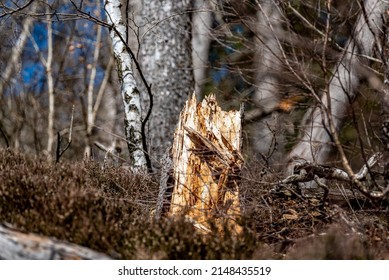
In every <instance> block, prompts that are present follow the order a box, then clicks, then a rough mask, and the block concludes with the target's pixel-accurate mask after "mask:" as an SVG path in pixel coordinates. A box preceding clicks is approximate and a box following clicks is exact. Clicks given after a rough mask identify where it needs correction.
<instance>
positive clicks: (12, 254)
mask: <svg viewBox="0 0 389 280" xmlns="http://www.w3.org/2000/svg"><path fill="white" fill-rule="evenodd" d="M0 259H2V260H108V259H111V258H110V257H109V256H107V255H105V254H102V253H98V252H95V251H93V250H91V249H88V248H85V247H82V246H79V245H76V244H72V243H68V242H62V241H58V240H56V239H54V238H49V237H44V236H40V235H37V234H31V233H22V232H20V231H18V230H16V229H14V228H12V227H10V226H7V225H4V224H3V225H0Z"/></svg>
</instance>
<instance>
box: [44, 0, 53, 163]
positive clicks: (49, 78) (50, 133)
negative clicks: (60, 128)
mask: <svg viewBox="0 0 389 280" xmlns="http://www.w3.org/2000/svg"><path fill="white" fill-rule="evenodd" d="M49 13H50V10H49V8H47V16H46V20H47V59H46V76H47V91H48V97H49V113H48V117H47V118H48V119H47V121H48V124H47V147H46V152H47V157H48V159H51V157H52V152H53V145H54V110H55V108H54V102H55V100H54V99H55V97H54V79H53V69H52V63H53V24H52V21H51V16H50V15H49Z"/></svg>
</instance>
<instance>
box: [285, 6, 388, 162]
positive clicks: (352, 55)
mask: <svg viewBox="0 0 389 280" xmlns="http://www.w3.org/2000/svg"><path fill="white" fill-rule="evenodd" d="M387 8H388V2H387V1H381V0H366V1H365V4H364V9H365V11H366V17H365V16H364V15H363V14H361V15H360V16H359V19H358V20H357V23H356V27H355V30H354V32H353V37H352V38H351V39H350V40H349V42H348V44H347V46H346V48H345V50H344V53H343V56H342V58H341V59H340V60H339V62H338V64H337V65H336V67H335V69H334V70H333V73H334V74H333V76H332V78H331V80H330V83H329V86H328V92H327V94H328V96H327V94H324V95H323V97H322V99H321V102H320V104H319V106H317V107H316V108H315V109H314V110H313V111H310V112H307V114H309V115H306V116H305V117H304V119H306V120H308V121H307V123H306V124H305V129H304V131H303V134H302V138H301V140H300V141H299V142H298V144H297V145H296V146H295V147H294V148H293V150H292V151H291V153H290V155H289V157H290V158H294V157H301V158H304V159H305V160H308V161H312V162H317V163H324V162H325V161H326V160H327V157H328V154H329V152H330V150H331V148H332V143H331V142H332V141H331V139H332V136H331V134H330V133H329V131H330V129H329V123H328V114H330V115H331V117H332V120H333V124H334V127H335V129H336V130H337V131H339V128H340V126H341V123H342V119H343V117H344V114H345V112H346V110H347V108H348V107H349V106H350V102H351V101H352V100H353V99H354V98H355V96H356V89H357V87H358V86H359V84H360V81H359V80H360V72H359V70H358V69H361V67H365V66H364V65H365V64H366V59H364V58H363V57H362V56H371V55H372V53H373V47H374V44H375V42H377V40H376V39H377V38H376V36H378V34H379V33H380V30H381V28H382V27H383V21H382V17H383V15H384V13H385V12H386V10H387ZM328 100H329V101H330V102H328ZM291 164H293V162H292V163H291ZM290 168H292V165H291V166H290Z"/></svg>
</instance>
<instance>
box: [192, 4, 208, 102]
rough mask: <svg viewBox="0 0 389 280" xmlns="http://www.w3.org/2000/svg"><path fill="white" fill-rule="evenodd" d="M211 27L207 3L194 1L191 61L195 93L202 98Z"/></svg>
mask: <svg viewBox="0 0 389 280" xmlns="http://www.w3.org/2000/svg"><path fill="white" fill-rule="evenodd" d="M211 27H212V11H211V5H210V3H209V2H208V1H204V0H195V1H194V13H193V15H192V59H193V69H194V71H193V74H194V80H195V92H196V95H197V96H198V97H200V96H202V87H203V85H204V83H205V82H206V73H207V66H208V56H209V48H210V45H211V37H210V35H209V32H210V30H211Z"/></svg>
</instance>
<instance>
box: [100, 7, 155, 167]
mask: <svg viewBox="0 0 389 280" xmlns="http://www.w3.org/2000/svg"><path fill="white" fill-rule="evenodd" d="M120 7H121V3H120V1H119V0H106V1H105V9H106V13H107V20H108V23H109V24H111V25H112V26H113V29H112V30H111V31H110V36H111V39H112V47H113V52H114V57H115V59H116V62H117V70H118V76H119V81H120V83H121V94H122V99H123V104H124V113H125V133H126V138H127V141H128V143H127V144H128V148H129V152H130V161H131V164H132V165H133V167H134V168H146V167H147V166H146V158H145V155H144V152H143V146H142V133H141V127H142V119H141V113H142V112H141V103H140V92H139V90H138V88H137V84H136V80H135V76H134V72H133V70H132V59H133V58H132V57H131V55H130V53H129V52H128V51H127V49H126V46H125V44H124V42H123V41H122V40H123V39H124V40H125V38H126V27H125V25H124V23H123V19H122V15H121V11H120Z"/></svg>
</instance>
